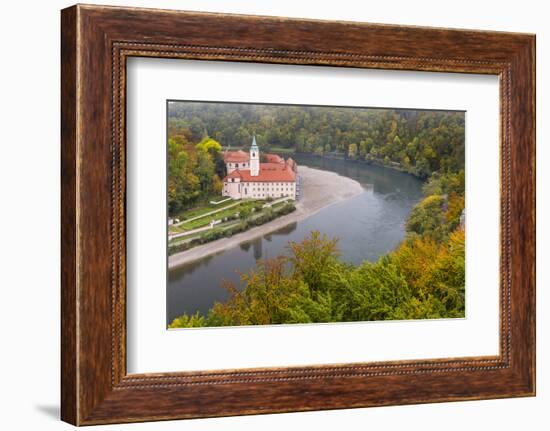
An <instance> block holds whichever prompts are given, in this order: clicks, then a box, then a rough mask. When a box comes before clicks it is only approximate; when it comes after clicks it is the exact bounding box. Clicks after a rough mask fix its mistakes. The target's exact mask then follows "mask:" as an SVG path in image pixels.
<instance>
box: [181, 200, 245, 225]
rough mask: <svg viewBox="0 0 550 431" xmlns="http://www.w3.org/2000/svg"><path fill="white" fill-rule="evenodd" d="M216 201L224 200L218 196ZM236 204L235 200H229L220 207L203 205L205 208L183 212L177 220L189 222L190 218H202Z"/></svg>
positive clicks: (219, 205)
mask: <svg viewBox="0 0 550 431" xmlns="http://www.w3.org/2000/svg"><path fill="white" fill-rule="evenodd" d="M214 199H217V200H222V199H219V196H217V197H216V198H214ZM214 199H212V200H214ZM234 203H235V201H234V200H233V199H229V200H228V201H227V202H223V203H221V204H218V205H213V204H210V203H209V204H206V205H203V206H200V207H196V208H192V209H190V210H187V211H183V212H182V213H180V214H179V216H178V217H176V218H179V219H180V221H184V220H187V219H190V218H193V217H198V216H201V215H203V214H206V213H209V212H210V211H216V210H219V209H222V208H225V207H227V206H229V205H233V204H234Z"/></svg>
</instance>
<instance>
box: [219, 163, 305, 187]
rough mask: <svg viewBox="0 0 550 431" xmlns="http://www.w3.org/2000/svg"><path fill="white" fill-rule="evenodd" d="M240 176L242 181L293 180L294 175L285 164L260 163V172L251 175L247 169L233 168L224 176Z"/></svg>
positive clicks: (294, 179)
mask: <svg viewBox="0 0 550 431" xmlns="http://www.w3.org/2000/svg"><path fill="white" fill-rule="evenodd" d="M228 178H240V179H241V181H242V182H257V183H259V182H281V183H283V182H294V181H296V175H295V173H294V171H293V170H292V169H291V168H290V167H289V166H287V165H286V164H281V163H260V174H259V175H258V176H255V177H253V176H252V175H250V171H249V170H245V171H240V170H239V169H235V170H234V171H233V172H231V173H230V174H229V175H227V176H226V177H225V178H224V181H227V179H228Z"/></svg>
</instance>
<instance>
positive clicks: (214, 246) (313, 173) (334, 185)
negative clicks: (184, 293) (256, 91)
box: [168, 166, 363, 268]
mask: <svg viewBox="0 0 550 431" xmlns="http://www.w3.org/2000/svg"><path fill="white" fill-rule="evenodd" d="M298 174H299V175H300V176H301V177H302V198H301V199H300V200H299V201H298V202H296V211H294V212H292V213H290V214H287V215H285V216H282V217H279V218H277V219H275V220H273V221H270V222H269V223H266V224H263V225H261V226H256V227H254V228H252V229H249V230H247V231H246V232H242V233H239V234H237V235H234V236H232V237H230V238H221V239H218V240H216V241H212V242H209V243H206V244H203V245H200V246H197V247H193V248H192V249H190V250H186V251H183V252H181V253H176V254H174V255H172V256H169V258H168V267H169V268H174V267H176V266H180V265H183V264H185V263H188V262H191V261H193V260H197V259H200V258H202V257H204V256H208V255H210V254H215V253H219V252H222V251H224V250H226V249H228V248H231V247H235V246H237V245H239V244H240V243H242V242H244V241H249V240H251V239H254V238H257V237H259V236H263V235H265V234H268V233H270V232H273V231H274V230H277V229H280V228H283V227H285V226H286V225H288V224H290V223H293V222H296V221H299V220H304V219H306V218H307V217H310V216H312V215H313V214H315V213H317V212H318V211H319V210H320V209H322V208H325V207H328V206H329V205H332V204H335V203H337V202H341V201H344V200H346V199H350V198H352V197H354V196H357V195H359V194H361V193H362V192H363V188H362V187H361V185H360V184H359V183H358V182H357V181H355V180H352V179H351V178H348V177H343V176H341V175H338V174H336V173H334V172H328V171H323V170H319V169H313V168H308V167H307V166H300V167H299V168H298Z"/></svg>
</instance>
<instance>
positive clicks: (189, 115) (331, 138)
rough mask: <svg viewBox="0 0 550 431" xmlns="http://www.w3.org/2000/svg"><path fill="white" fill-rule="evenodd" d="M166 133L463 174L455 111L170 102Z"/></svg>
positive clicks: (417, 171)
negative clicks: (252, 141) (253, 139)
mask: <svg viewBox="0 0 550 431" xmlns="http://www.w3.org/2000/svg"><path fill="white" fill-rule="evenodd" d="M168 118H169V122H168V134H169V136H175V135H186V136H187V139H189V140H190V141H193V142H199V141H200V140H202V139H204V138H205V137H207V136H208V137H211V138H213V139H214V140H216V141H217V142H220V143H221V145H223V146H224V147H227V146H231V147H233V148H237V147H240V148H248V146H249V145H250V142H251V140H252V135H253V134H255V135H256V140H257V141H258V145H259V146H260V148H262V149H264V150H268V151H269V150H273V149H274V150H276V149H289V150H294V151H296V152H303V153H314V154H317V155H328V154H340V155H343V156H344V157H346V158H349V159H354V160H365V161H372V162H377V163H380V164H384V165H392V166H394V167H399V168H401V169H403V170H405V171H407V172H410V173H412V174H414V175H416V176H419V177H421V178H427V177H428V176H430V175H431V174H432V173H433V172H436V171H438V172H442V173H444V172H458V171H460V170H463V169H464V133H465V115H464V112H458V111H422V110H405V109H373V108H347V107H346V108H344V107H321V106H290V105H252V104H233V103H199V102H170V103H169V112H168Z"/></svg>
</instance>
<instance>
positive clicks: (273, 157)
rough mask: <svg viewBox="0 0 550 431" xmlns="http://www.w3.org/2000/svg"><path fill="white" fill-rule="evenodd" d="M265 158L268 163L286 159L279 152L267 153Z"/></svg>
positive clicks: (281, 161) (282, 161) (280, 161)
mask: <svg viewBox="0 0 550 431" xmlns="http://www.w3.org/2000/svg"><path fill="white" fill-rule="evenodd" d="M265 159H266V160H267V162H268V163H284V162H285V159H283V158H282V157H279V156H278V155H277V154H266V155H265Z"/></svg>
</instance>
